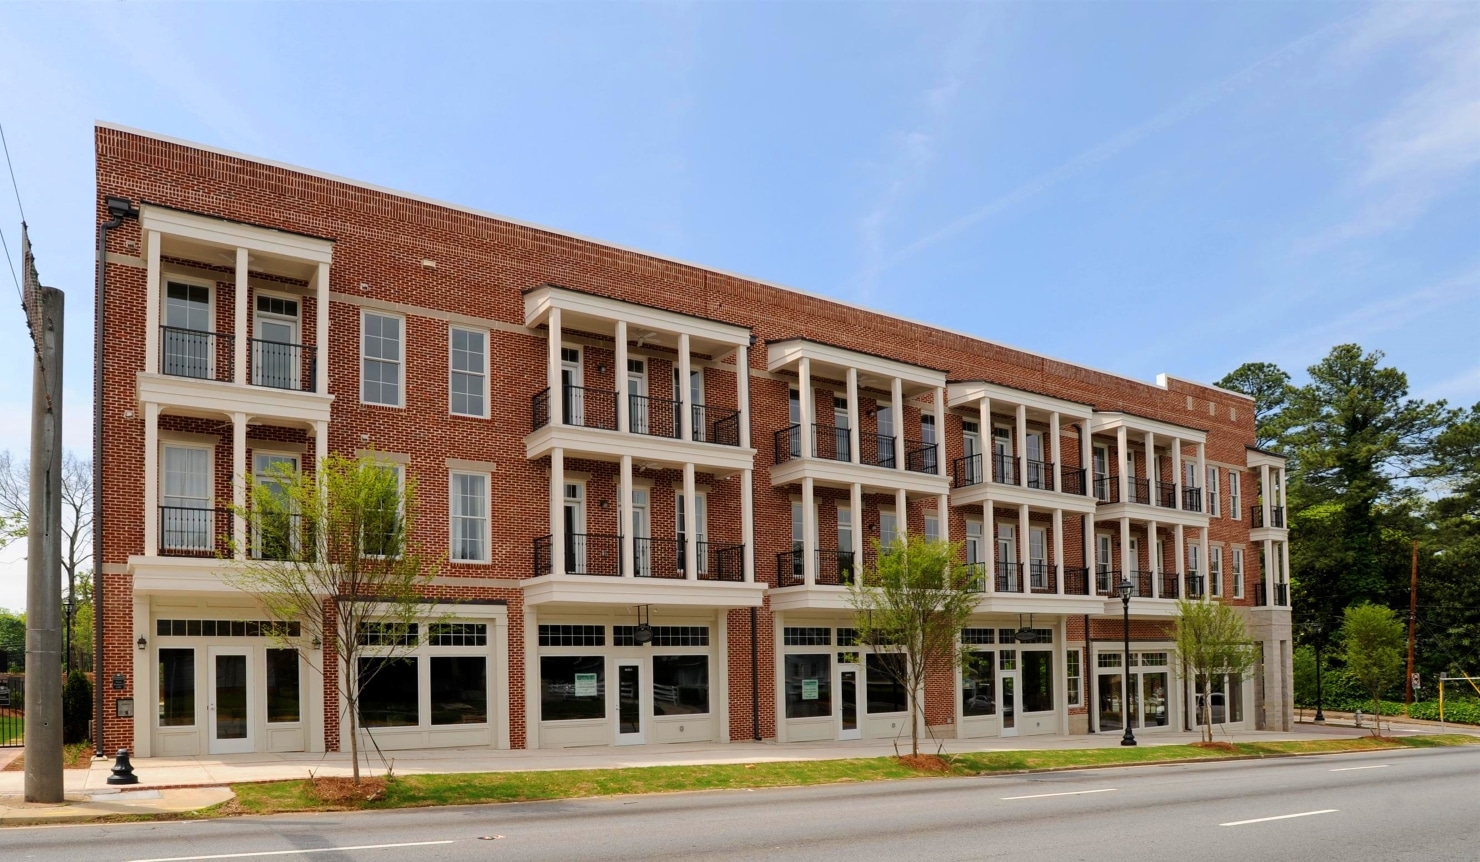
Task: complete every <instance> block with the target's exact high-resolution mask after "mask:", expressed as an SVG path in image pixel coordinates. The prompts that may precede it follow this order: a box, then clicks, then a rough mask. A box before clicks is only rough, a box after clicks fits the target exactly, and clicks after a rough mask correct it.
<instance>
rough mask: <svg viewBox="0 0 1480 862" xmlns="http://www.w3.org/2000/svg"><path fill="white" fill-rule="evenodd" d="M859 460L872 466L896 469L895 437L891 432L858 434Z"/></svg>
mask: <svg viewBox="0 0 1480 862" xmlns="http://www.w3.org/2000/svg"><path fill="white" fill-rule="evenodd" d="M858 449H859V452H858V460H859V461H860V462H861V463H864V464H867V465H869V466H870V467H888V468H889V469H891V470H892V469H894V467H895V466H896V465H895V457H894V437H893V436H892V435H889V434H864V433H861V432H860V433H859V435H858Z"/></svg>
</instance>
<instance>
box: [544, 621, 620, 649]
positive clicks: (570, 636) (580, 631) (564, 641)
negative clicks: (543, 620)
mask: <svg viewBox="0 0 1480 862" xmlns="http://www.w3.org/2000/svg"><path fill="white" fill-rule="evenodd" d="M540 646H548V647H561V646H606V626H571V625H541V626H540Z"/></svg>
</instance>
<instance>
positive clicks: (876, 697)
mask: <svg viewBox="0 0 1480 862" xmlns="http://www.w3.org/2000/svg"><path fill="white" fill-rule="evenodd" d="M867 661H868V712H869V714H870V715H873V714H876V713H881V712H907V711H909V708H910V703H909V698H908V696H907V695H906V694H905V690H904V685H903V684H902V683H900V682H899V680H897V679H895V676H896V675H902V671H903V670H904V661H905V656H904V655H903V654H902V653H883V654H873V655H869V656H868V658H867Z"/></svg>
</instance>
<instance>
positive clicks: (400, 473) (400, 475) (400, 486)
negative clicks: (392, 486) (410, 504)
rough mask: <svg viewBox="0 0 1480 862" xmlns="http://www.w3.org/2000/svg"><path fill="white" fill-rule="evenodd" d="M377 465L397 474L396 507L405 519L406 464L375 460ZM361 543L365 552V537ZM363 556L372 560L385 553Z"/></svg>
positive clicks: (399, 515) (380, 557)
mask: <svg viewBox="0 0 1480 862" xmlns="http://www.w3.org/2000/svg"><path fill="white" fill-rule="evenodd" d="M375 466H376V467H379V468H380V469H382V470H391V471H393V472H394V473H395V474H396V491H397V493H396V508H397V516H398V517H400V518H402V519H404V518H405V517H406V465H405V464H402V463H401V462H400V461H388V460H377V461H376V462H375ZM361 543H362V547H361V551H362V552H363V550H364V548H363V539H362V540H361ZM362 556H364V557H365V558H366V559H371V560H380V559H384V555H383V554H363V553H362Z"/></svg>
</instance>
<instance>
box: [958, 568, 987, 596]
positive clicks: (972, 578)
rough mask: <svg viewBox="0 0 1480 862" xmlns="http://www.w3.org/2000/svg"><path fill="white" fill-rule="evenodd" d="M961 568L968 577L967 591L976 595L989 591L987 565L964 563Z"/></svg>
mask: <svg viewBox="0 0 1480 862" xmlns="http://www.w3.org/2000/svg"><path fill="white" fill-rule="evenodd" d="M959 568H960V569H961V571H962V572H964V573H965V575H966V589H968V590H970V591H972V592H974V593H984V592H986V591H987V564H986V563H962V564H961V565H960V566H959Z"/></svg>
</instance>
